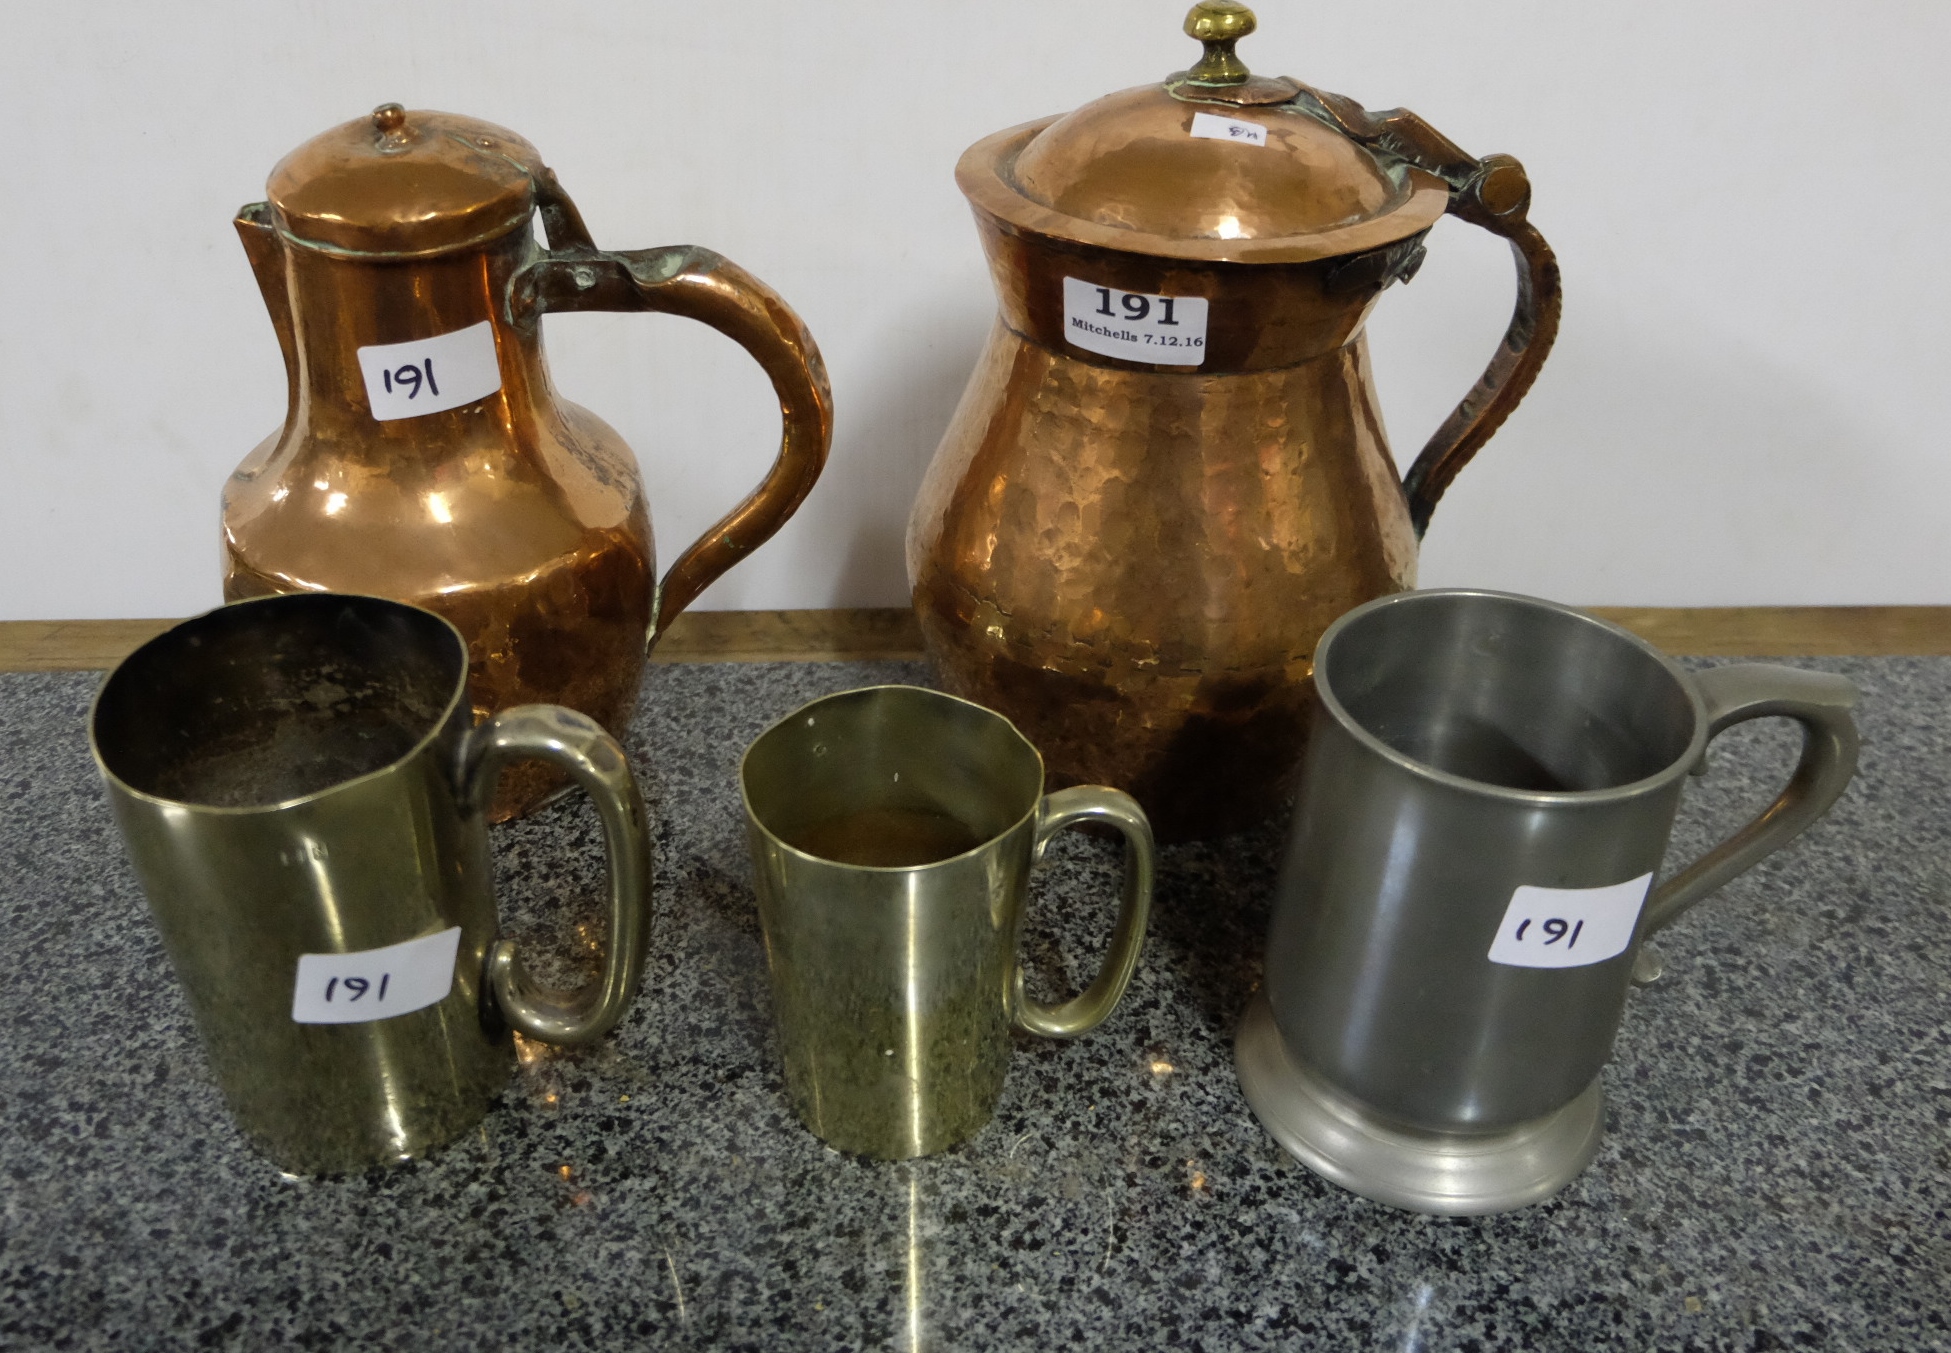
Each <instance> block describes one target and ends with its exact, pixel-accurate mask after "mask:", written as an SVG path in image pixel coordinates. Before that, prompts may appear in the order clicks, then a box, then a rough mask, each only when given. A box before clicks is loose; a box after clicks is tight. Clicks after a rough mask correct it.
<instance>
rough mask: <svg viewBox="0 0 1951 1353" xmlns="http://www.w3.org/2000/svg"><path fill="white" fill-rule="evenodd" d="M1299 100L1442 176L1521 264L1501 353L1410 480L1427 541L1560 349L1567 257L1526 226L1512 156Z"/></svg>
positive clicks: (1457, 202) (1414, 126)
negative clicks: (1482, 453)
mask: <svg viewBox="0 0 1951 1353" xmlns="http://www.w3.org/2000/svg"><path fill="white" fill-rule="evenodd" d="M1294 103H1295V106H1296V107H1297V108H1299V110H1300V111H1302V112H1305V113H1307V114H1309V115H1310V116H1313V117H1315V118H1318V119H1319V120H1321V121H1323V122H1326V123H1328V124H1329V125H1330V126H1333V127H1335V128H1337V129H1339V130H1340V131H1341V132H1342V133H1343V134H1344V135H1346V136H1348V137H1350V138H1352V139H1354V140H1356V141H1360V142H1362V143H1363V144H1364V145H1366V146H1368V147H1369V148H1370V149H1371V150H1372V151H1374V152H1375V153H1376V154H1377V155H1379V156H1380V157H1381V158H1382V159H1383V160H1384V161H1385V162H1388V161H1391V160H1393V161H1396V162H1400V163H1407V164H1412V165H1414V166H1415V167H1416V168H1418V169H1422V170H1426V171H1428V172H1429V173H1431V174H1434V175H1436V177H1438V178H1440V179H1442V180H1443V181H1444V182H1445V183H1447V184H1448V185H1449V187H1450V205H1449V212H1450V214H1451V215H1452V216H1456V217H1460V218H1461V219H1463V220H1465V221H1468V222H1470V224H1472V225H1476V226H1482V227H1483V228H1484V229H1485V230H1488V231H1489V232H1490V233H1491V234H1493V235H1502V236H1503V237H1504V238H1505V239H1506V240H1509V241H1510V244H1511V254H1512V256H1513V257H1514V258H1515V259H1516V260H1517V305H1516V308H1515V309H1514V310H1513V311H1512V313H1511V324H1510V327H1509V328H1508V329H1506V330H1505V331H1504V341H1503V343H1502V344H1501V345H1499V347H1498V349H1497V355H1496V356H1495V357H1493V358H1491V361H1490V366H1489V368H1488V369H1486V370H1485V372H1484V374H1483V375H1482V376H1481V377H1480V378H1479V379H1478V381H1477V384H1476V386H1475V387H1474V388H1473V389H1472V390H1471V391H1470V393H1469V394H1468V395H1465V396H1464V398H1463V402H1462V403H1461V404H1459V405H1457V406H1456V411H1455V412H1453V413H1452V414H1451V415H1450V416H1449V417H1448V418H1446V419H1444V420H1443V426H1442V427H1440V428H1438V429H1437V430H1436V435H1435V436H1433V437H1431V438H1430V439H1429V444H1428V445H1427V446H1425V447H1423V452H1422V454H1421V455H1419V456H1417V457H1416V463H1415V464H1414V465H1412V466H1410V467H1409V473H1408V474H1407V475H1405V476H1404V477H1403V481H1402V488H1403V492H1404V493H1405V494H1406V495H1407V496H1408V499H1409V519H1410V520H1411V521H1412V522H1414V523H1415V526H1416V537H1417V539H1419V540H1420V539H1421V538H1422V534H1423V532H1424V531H1426V530H1428V529H1429V518H1430V514H1431V513H1432V512H1434V511H1435V510H1436V500H1437V499H1439V498H1441V497H1442V496H1443V491H1444V490H1445V489H1447V488H1449V487H1450V481H1451V480H1453V479H1455V478H1456V477H1457V472H1458V471H1459V470H1461V469H1462V468H1463V467H1464V466H1465V465H1467V464H1469V463H1470V458H1471V457H1472V456H1474V455H1476V454H1477V451H1478V449H1479V448H1481V447H1482V446H1483V444H1484V443H1485V442H1487V441H1489V440H1490V438H1491V434H1492V433H1494V432H1496V431H1497V429H1498V428H1499V427H1501V426H1503V423H1504V420H1505V419H1506V418H1508V417H1510V416H1511V410H1513V409H1515V408H1516V407H1517V405H1518V401H1519V400H1521V399H1523V398H1524V396H1525V394H1526V393H1527V392H1528V391H1529V390H1530V389H1531V382H1532V381H1534V380H1536V379H1537V378H1538V368H1540V367H1542V366H1543V365H1544V364H1545V357H1546V356H1547V355H1548V354H1549V353H1550V352H1551V345H1552V342H1553V340H1555V339H1556V338H1557V337H1558V311H1559V303H1560V294H1559V293H1560V284H1559V276H1558V259H1557V256H1556V255H1554V254H1553V253H1552V252H1551V246H1550V245H1548V244H1546V243H1545V237H1544V236H1543V235H1540V234H1539V233H1538V229H1537V227H1536V226H1534V225H1532V224H1531V222H1530V221H1529V220H1527V219H1526V216H1527V214H1528V213H1529V212H1530V210H1531V180H1530V178H1529V176H1527V175H1526V174H1525V172H1524V166H1523V165H1521V164H1519V163H1518V162H1517V160H1516V159H1514V158H1513V157H1511V156H1509V155H1486V156H1484V157H1483V158H1482V159H1481V160H1480V159H1476V158H1474V157H1472V156H1470V155H1467V154H1465V153H1464V152H1463V150H1461V149H1460V148H1459V147H1458V146H1457V144H1456V143H1455V142H1454V141H1452V140H1450V139H1449V138H1448V137H1447V136H1445V135H1443V134H1442V133H1441V132H1439V131H1437V130H1436V129H1435V128H1434V127H1432V126H1430V125H1429V124H1428V123H1427V122H1425V121H1423V120H1422V119H1421V118H1420V117H1417V116H1416V115H1415V114H1414V113H1412V112H1409V111H1408V110H1407V109H1403V108H1391V109H1389V110H1388V111H1386V112H1381V113H1371V112H1369V111H1368V110H1367V109H1366V108H1363V107H1362V106H1361V105H1360V104H1358V103H1356V102H1355V101H1354V100H1353V99H1349V98H1344V97H1343V96H1342V95H1340V94H1330V93H1328V92H1327V91H1325V90H1319V89H1309V88H1307V87H1306V86H1303V87H1302V90H1301V93H1300V94H1299V95H1298V96H1297V97H1296V98H1295V100H1294ZM1420 253H1421V251H1420V250H1418V251H1417V256H1418V261H1420Z"/></svg>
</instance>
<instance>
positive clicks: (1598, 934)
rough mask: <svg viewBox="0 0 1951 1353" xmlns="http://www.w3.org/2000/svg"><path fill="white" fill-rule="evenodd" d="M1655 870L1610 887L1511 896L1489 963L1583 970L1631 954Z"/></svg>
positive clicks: (1529, 889)
mask: <svg viewBox="0 0 1951 1353" xmlns="http://www.w3.org/2000/svg"><path fill="white" fill-rule="evenodd" d="M1652 886H1653V876H1652V875H1651V874H1641V875H1640V876H1639V877H1638V878H1636V879H1628V880H1627V881H1626V882H1624V883H1615V884H1612V885H1611V886H1610V887H1606V888H1535V887H1532V886H1531V885H1529V884H1526V885H1524V886H1523V887H1521V888H1519V889H1518V890H1517V891H1516V892H1514V893H1512V894H1511V905H1510V906H1509V907H1507V908H1505V910H1504V924H1503V925H1501V926H1499V927H1498V929H1497V938H1496V939H1495V940H1493V941H1492V942H1491V946H1490V961H1491V962H1492V963H1506V964H1509V965H1510V966H1512V967H1515V968H1582V967H1584V966H1585V965H1586V964H1588V963H1603V962H1605V961H1606V960H1607V959H1609V958H1612V957H1615V956H1616V955H1619V954H1623V953H1625V952H1626V946H1627V945H1629V944H1631V943H1632V942H1633V927H1634V926H1636V925H1638V924H1639V909H1640V907H1641V906H1643V905H1644V904H1645V902H1646V891H1647V889H1649V888H1651V887H1652Z"/></svg>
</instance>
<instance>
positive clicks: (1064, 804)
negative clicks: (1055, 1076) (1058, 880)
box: [1009, 785, 1158, 1038]
mask: <svg viewBox="0 0 1951 1353" xmlns="http://www.w3.org/2000/svg"><path fill="white" fill-rule="evenodd" d="M1080 822H1099V823H1103V824H1104V825H1106V826H1110V827H1115V828H1117V829H1118V830H1119V831H1120V832H1122V833H1123V834H1124V838H1125V880H1124V897H1123V900H1122V901H1121V902H1120V903H1119V905H1118V923H1117V927H1116V929H1114V930H1113V931H1112V932H1111V948H1110V951H1109V952H1107V953H1106V954H1105V956H1104V963H1103V965H1102V966H1101V967H1100V968H1099V969H1098V973H1097V978H1096V980H1095V981H1093V982H1092V983H1091V984H1090V986H1088V987H1086V988H1085V989H1084V991H1083V993H1082V994H1081V995H1077V996H1073V997H1071V998H1070V999H1069V1000H1067V1001H1064V1002H1062V1003H1061V1004H1058V1005H1046V1004H1045V1003H1044V1002H1042V1001H1038V1000H1032V999H1031V998H1030V996H1029V994H1028V993H1027V992H1025V991H1024V990H1023V964H1022V961H1021V960H1020V959H1019V960H1018V961H1017V963H1016V967H1015V971H1014V972H1013V973H1012V974H1011V977H1010V988H1009V989H1010V1013H1011V1017H1012V1018H1013V1019H1014V1021H1015V1024H1016V1027H1017V1028H1019V1029H1021V1030H1023V1031H1024V1032H1025V1033H1032V1034H1041V1035H1042V1036H1043V1037H1045V1038H1076V1037H1078V1036H1079V1035H1081V1034H1087V1033H1089V1032H1090V1031H1091V1030H1092V1029H1095V1028H1097V1026H1098V1025H1100V1024H1102V1023H1104V1021H1105V1020H1106V1019H1108V1018H1110V1016H1111V1012H1112V1011H1113V1010H1115V1009H1117V1008H1118V1002H1119V1001H1120V1000H1122V999H1124V994H1125V988H1127V987H1129V986H1130V985H1131V975H1132V973H1133V972H1135V971H1137V968H1138V951H1139V950H1140V949H1141V948H1143V947H1144V944H1145V923H1146V921H1147V920H1148V919H1149V917H1150V916H1151V910H1152V881H1153V879H1154V878H1155V877H1156V876H1157V872H1158V861H1157V854H1158V851H1157V847H1156V846H1155V845H1154V843H1153V841H1152V824H1151V823H1150V821H1148V820H1147V819H1146V817H1145V810H1144V809H1143V808H1140V807H1139V806H1138V801H1137V800H1136V799H1134V798H1132V797H1131V795H1129V794H1126V793H1124V792H1123V791H1122V790H1117V789H1107V788H1105V787H1104V786H1102V785H1079V786H1078V787H1076V788H1075V789H1060V790H1058V791H1057V792H1056V793H1054V794H1046V795H1044V796H1043V801H1042V802H1041V803H1039V804H1038V805H1037V810H1036V848H1035V852H1034V853H1033V854H1032V855H1031V857H1030V858H1031V862H1032V863H1034V862H1036V861H1038V860H1041V859H1042V858H1043V852H1044V849H1045V848H1046V847H1047V846H1048V845H1049V844H1050V838H1051V837H1053V836H1055V835H1056V834H1057V833H1058V832H1060V831H1062V830H1063V829H1064V828H1066V827H1070V826H1075V825H1076V824H1078V823H1080Z"/></svg>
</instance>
